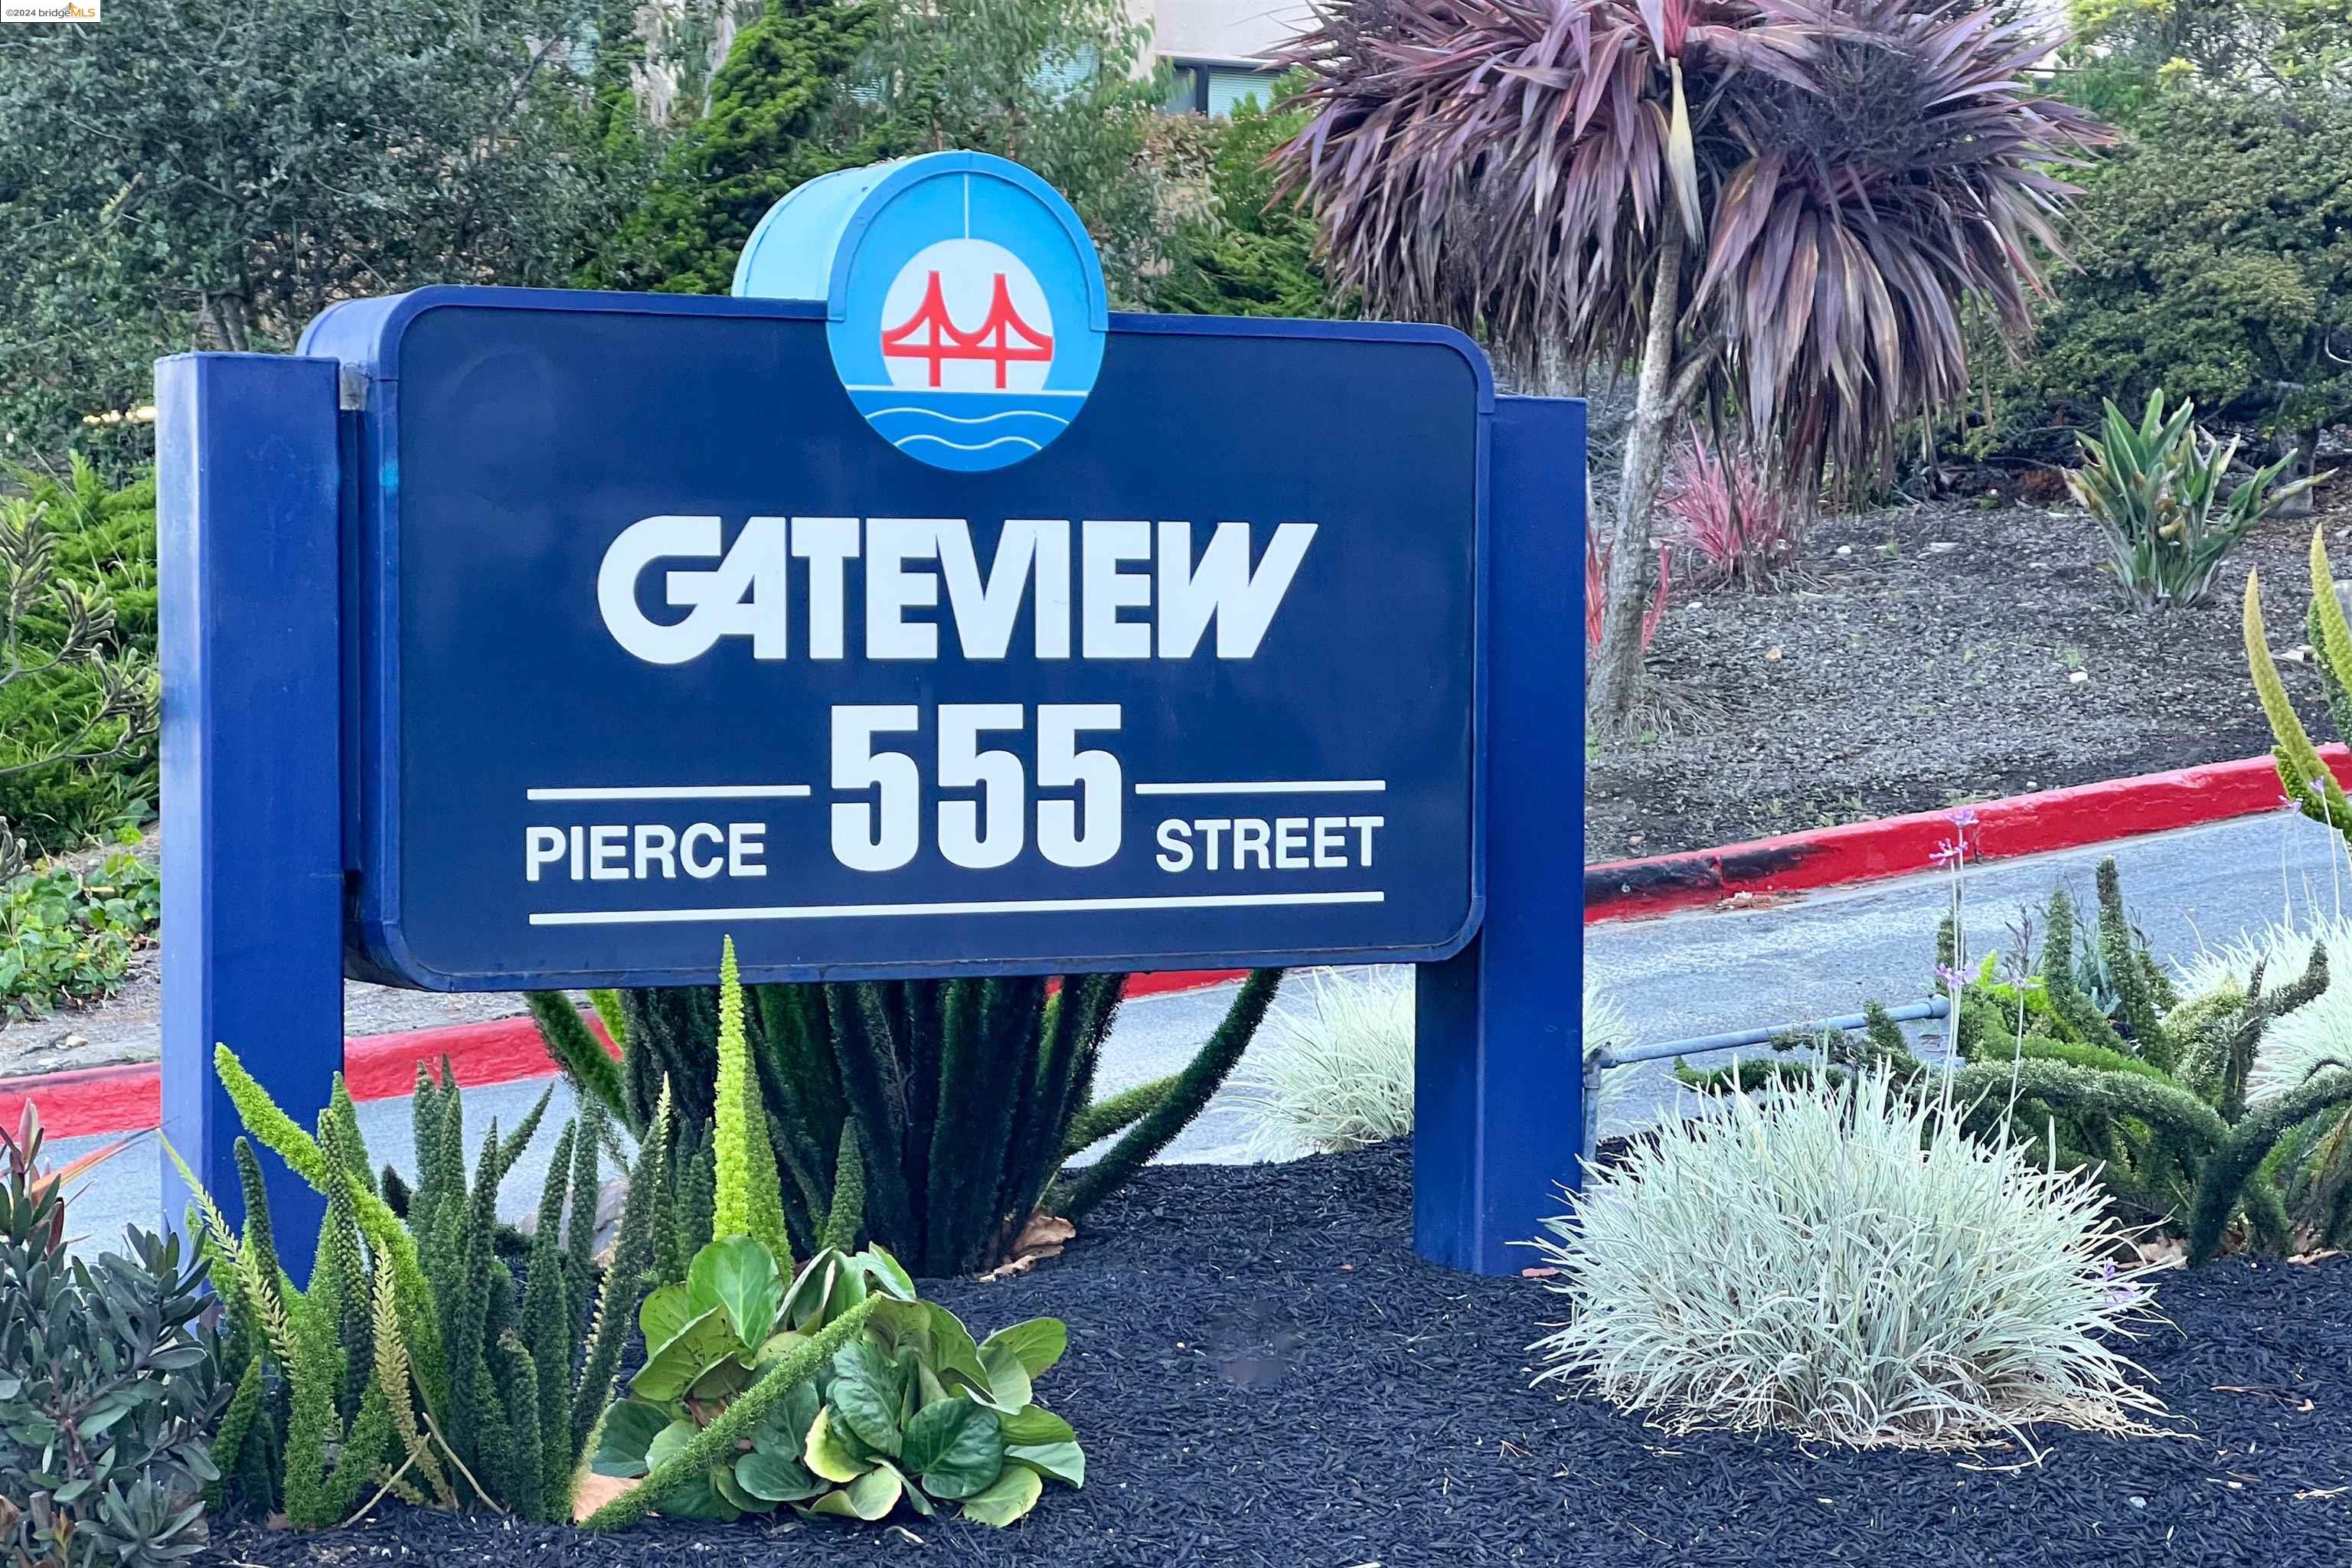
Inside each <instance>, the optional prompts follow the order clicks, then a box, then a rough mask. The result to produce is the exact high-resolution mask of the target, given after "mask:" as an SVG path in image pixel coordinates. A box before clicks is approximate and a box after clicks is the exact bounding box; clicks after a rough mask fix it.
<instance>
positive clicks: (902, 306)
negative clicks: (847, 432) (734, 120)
mask: <svg viewBox="0 0 2352 1568" xmlns="http://www.w3.org/2000/svg"><path fill="white" fill-rule="evenodd" d="M827 186H833V187H835V188H833V189H831V190H828V189H826V188H825V187H827ZM772 227H773V228H776V229H779V230H781V232H778V233H771V232H770V231H771V229H772ZM812 242H813V243H814V245H815V246H822V247H824V251H825V252H827V253H829V260H830V265H829V266H828V267H825V268H824V277H823V284H824V300H825V301H826V306H827V309H826V315H827V317H828V321H827V325H826V336H827V341H828V342H829V343H830V345H831V347H832V350H833V365H834V370H835V373H836V374H839V376H840V377H841V384H842V386H843V387H844V389H845V390H846V391H847V392H848V394H849V397H850V401H851V402H852V403H853V404H855V405H856V407H857V411H858V412H859V413H860V414H862V415H864V416H866V423H867V424H868V425H870V426H873V427H874V430H875V432H876V433H877V435H879V436H880V437H882V438H883V439H884V440H886V441H887V442H889V443H890V445H892V446H893V447H897V448H898V450H899V451H901V452H904V453H905V454H907V456H908V457H910V458H916V459H918V460H919V461H921V462H924V463H928V464H929V465H930V466H931V467H933V468H947V469H950V470H952V471H955V472H959V473H978V472H982V471H985V470H988V469H992V468H1004V467H1006V466H1008V465H1010V464H1013V463H1017V462H1020V461H1021V460H1022V459H1024V458H1030V457H1034V456H1035V455H1036V454H1037V453H1038V452H1041V451H1043V450H1044V449H1045V447H1048V446H1051V445H1052V444H1053V442H1054V441H1055V438H1056V437H1059V436H1060V435H1061V434H1062V432H1063V431H1065V430H1066V429H1068V428H1069V426H1070V423H1071V421H1072V420H1074V419H1075V418H1076V417H1077V414H1078V411H1079V409H1080V408H1081V407H1082V406H1083V405H1085V403H1086V398H1087V393H1088V392H1089V391H1091V390H1092V389H1093V387H1094V384H1095V374H1096V373H1097V371H1098V370H1099V369H1100V368H1101V365H1102V354H1103V341H1104V337H1105V334H1106V330H1107V328H1108V310H1107V307H1106V300H1105V293H1104V289H1103V281H1102V266H1101V263H1100V262H1099V261H1098V260H1097V258H1096V256H1095V250H1094V246H1093V244H1092V242H1091V241H1090V240H1089V239H1088V238H1087V232H1086V229H1085V227H1084V226H1082V225H1081V224H1080V223H1079V222H1078V218H1077V215H1076V213H1074V212H1072V211H1071V210H1070V205H1069V204H1068V203H1067V202H1066V201H1064V200H1063V199H1062V197H1061V196H1060V195H1058V194H1057V193H1056V192H1055V190H1054V189H1053V187H1051V186H1050V185H1047V184H1045V182H1044V181H1043V180H1041V179H1039V178H1038V177H1037V176H1036V175H1034V174H1031V173H1030V172H1029V171H1028V170H1026V169H1024V168H1022V167H1021V166H1020V165H1019V164H1017V163H1009V162H1007V161H1006V160H1004V159H1002V158H994V157H991V156H989V155H987V154H985V153H929V154H927V155H925V156H922V157H919V158H908V159H904V160H901V161H900V162H898V163H885V164H877V165H875V166H874V167H872V168H870V169H856V170H844V171H842V172H841V173H840V174H832V175H827V176H825V177H824V179H820V180H815V181H812V182H810V184H807V185H803V186H802V187H801V188H800V189H799V190H797V191H795V192H793V194H792V195H789V196H787V197H785V198H784V200H783V201H782V202H781V203H779V204H778V205H777V206H776V207H775V209H774V210H773V211H772V212H771V213H770V214H769V216H768V217H767V218H766V219H763V220H762V221H761V225H760V228H759V230H757V231H755V232H754V233H753V235H752V237H751V243H750V244H749V245H747V246H746V247H745V249H744V254H743V260H742V262H741V264H740V266H739V267H738V268H737V272H736V286H735V291H736V292H737V293H738V294H746V293H784V292H785V291H786V290H788V289H789V290H793V292H791V293H788V294H786V297H790V298H809V297H813V295H814V288H815V285H816V284H817V281H818V268H816V267H814V266H812V265H811V261H812V256H811V252H810V249H809V248H804V247H810V246H811V245H812ZM828 242H829V243H828ZM771 257H772V258H773V259H769V258H771ZM763 281H765V282H766V283H768V284H769V285H770V286H768V287H761V284H762V282H763Z"/></svg>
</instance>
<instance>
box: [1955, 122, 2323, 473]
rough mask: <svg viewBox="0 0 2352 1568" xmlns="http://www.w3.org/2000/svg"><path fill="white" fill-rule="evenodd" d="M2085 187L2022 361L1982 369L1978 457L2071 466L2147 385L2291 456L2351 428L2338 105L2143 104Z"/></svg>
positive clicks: (1974, 439)
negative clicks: (2078, 451) (2060, 266)
mask: <svg viewBox="0 0 2352 1568" xmlns="http://www.w3.org/2000/svg"><path fill="white" fill-rule="evenodd" d="M2131 132H2132V134H2131V139H2130V141H2129V142H2127V143H2126V145H2124V146H2123V147H2121V148H2118V149H2117V150H2116V151H2115V152H2114V153H2111V154H2110V155H2109V156H2107V157H2105V158H2104V159H2102V160H2101V161H2100V162H2099V163H2096V164H2095V165H2093V166H2091V167H2089V168H2087V169H2084V170H2081V171H2079V172H2073V173H2072V177H2073V178H2074V179H2075V180H2076V181H2077V183H2079V184H2082V185H2083V186H2084V187H2085V194H2084V197H2083V198H2082V200H2081V201H2080V202H2079V203H2078V204H2077V206H2076V209H2075V214H2074V221H2073V222H2071V223H2070V224H2069V225H2068V226H2067V229H2066V233H2065V236H2064V240H2065V244H2066V247H2067V251H2068V253H2069V255H2070V256H2071V257H2072V258H2073V259H2074V262H2075V264H2076V265H2075V267H2074V268H2073V269H2071V270H2063V271H2060V272H2058V273H2055V274H2053V279H2052V285H2053V289H2054V290H2055V299H2054V300H2053V301H2052V302H2051V303H2050V304H2049V305H2048V306H2046V307H2045V308H2044V309H2043V310H2042V311H2041V312H2040V314H2039V319H2038V321H2037V323H2036V329H2035V333H2034V340H2033V343H2032V348H2031V351H2030V353H2027V354H2026V355H2025V356H2024V357H2022V358H2021V359H2018V360H2015V361H2014V362H2012V363H2011V364H2009V365H2008V366H2007V367H2006V368H2003V367H2002V366H2001V364H2000V360H1999V357H1998V356H1997V355H1996V356H1989V357H1988V358H1987V359H1986V360H1985V361H1984V363H1985V364H1986V365H1987V367H1988V369H1989V371H1990V374H1989V376H1988V382H1989V390H1988V407H1989V408H1990V419H1989V421H1988V422H1987V423H1986V424H1985V425H1983V426H1980V427H1979V428H1977V429H1976V430H1974V431H1972V432H1971V435H1970V444H1971V445H1972V446H1973V447H1976V448H1977V449H1979V451H1981V450H1985V449H1997V450H2000V451H2005V452H2011V453H2017V454H2021V455H2026V456H2032V457H2034V458H2042V459H2044V460H2053V459H2057V458H2063V457H2065V456H2068V455H2070V453H2071V451H2072V448H2073V446H2074V443H2073V440H2072V436H2073V433H2074V431H2075V430H2079V429H2084V428H2088V427H2091V426H2095V424H2096V423H2097V421H2098V417H2099V406H2100V403H2101V401H2102V400H2103V399H2110V398H2111V399H2113V400H2114V401H2116V403H2118V404H2121V405H2124V406H2125V407H2133V406H2136V405H2139V404H2141V403H2143V402H2145V401H2146V400H2147V396H2148V395H2149V394H2150V393H2151V392H2153V391H2155V390H2156V389H2157V388H2158V387H2159V386H2162V387H2165V388H2168V389H2169V391H2170V392H2171V393H2172V394H2173V395H2175V396H2179V397H2186V398H2189V399H2191V400H2193V401H2194V402H2195V403H2196V404H2197V405H2198V406H2199V407H2200V408H2201V409H2203V410H2204V411H2205V413H2206V416H2207V417H2208V418H2210V419H2212V420H2215V421H2217V422H2220V423H2222V424H2225V425H2234V426H2243V427H2247V428H2252V429H2254V430H2257V431H2259V432H2261V433H2262V434H2263V435H2265V436H2269V437H2280V438H2283V439H2288V440H2291V441H2293V442H2294V444H2295V445H2297V446H2298V447H2301V448H2302V449H2303V451H2304V454H2305V456H2308V453H2309V448H2310V443H2311V442H2312V440H2313V438H2314V436H2315V432H2316V431H2317V430H2318V429H2319V428H2320V427H2322V426H2326V425H2329V424H2333V423H2336V422H2339V421H2341V420H2343V419H2344V418H2346V417H2347V415H2352V364H2347V363H2346V361H2345V358H2344V355H2345V353H2346V344H2347V342H2352V100H2347V99H2346V98H2345V97H2344V96H2343V95H2342V94H2340V93H2336V94H2330V93H2324V92H2317V91H2307V92H2294V93H2284V94H2283V93H2280V92H2277V91H2274V90H2257V91H2246V92H2240V93H2232V92H2224V91H2221V90H2213V89H2207V88H2202V87H2198V86H2193V85H2186V86H2181V87H2177V88H2172V89H2165V90H2162V91H2159V92H2158V93H2156V94H2155V96H2154V98H2153V100H2152V101H2151V102H2150V103H2149V104H2148V106H2147V108H2146V110H2143V111H2142V112H2141V113H2139V114H2138V115H2137V116H2135V118H2134V121H2133V123H2132V125H2131Z"/></svg>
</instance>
